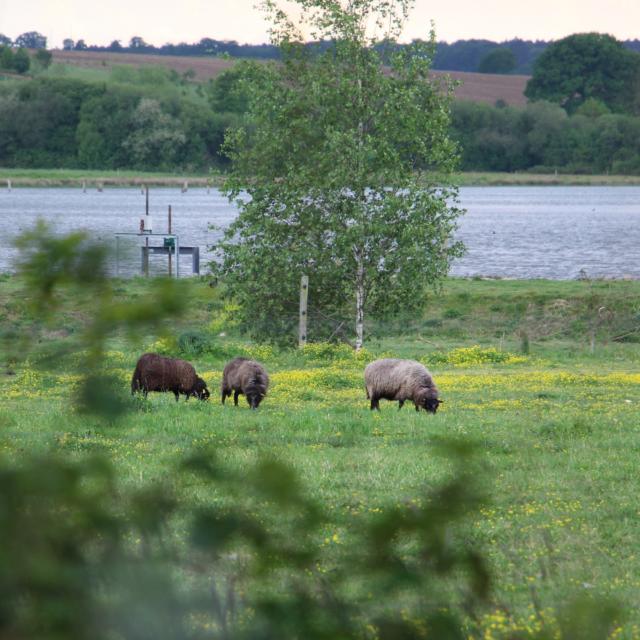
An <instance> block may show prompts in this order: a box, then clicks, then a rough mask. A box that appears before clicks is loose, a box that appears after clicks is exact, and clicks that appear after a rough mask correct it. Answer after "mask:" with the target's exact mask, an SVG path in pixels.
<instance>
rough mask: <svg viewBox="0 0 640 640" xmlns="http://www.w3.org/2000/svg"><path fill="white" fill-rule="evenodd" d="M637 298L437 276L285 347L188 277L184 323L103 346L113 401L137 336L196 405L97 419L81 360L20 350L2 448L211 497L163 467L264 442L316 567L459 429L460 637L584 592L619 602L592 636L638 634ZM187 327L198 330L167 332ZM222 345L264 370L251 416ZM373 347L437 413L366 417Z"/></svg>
mask: <svg viewBox="0 0 640 640" xmlns="http://www.w3.org/2000/svg"><path fill="white" fill-rule="evenodd" d="M146 288H147V283H146V282H145V281H143V280H133V281H130V282H123V283H122V285H121V287H120V295H121V296H122V297H123V298H127V297H133V298H135V297H137V296H140V295H143V293H144V292H145V290H146ZM19 290H20V285H19V283H18V282H17V280H16V279H15V278H12V277H3V278H2V279H0V321H1V322H2V324H3V326H5V327H9V326H18V325H20V323H21V322H22V319H21V308H22V307H21V305H22V303H21V301H20V296H19V295H18V293H19ZM639 299H640V283H639V282H632V281H629V282H621V281H616V282H613V281H611V282H609V281H597V282H587V281H574V282H549V281H493V280H450V281H448V282H447V283H445V287H444V291H443V292H442V295H440V296H439V297H435V296H434V297H433V300H432V303H431V304H430V305H429V306H428V308H427V309H426V311H425V314H424V316H423V317H422V318H418V319H415V318H414V319H410V320H408V319H404V320H402V321H397V322H395V323H393V322H389V323H386V324H385V325H380V326H377V325H376V326H374V327H372V334H373V335H372V337H371V338H370V340H369V342H368V343H367V345H366V350H365V351H364V352H363V353H361V354H359V355H357V356H356V355H354V354H353V353H352V351H351V349H350V348H349V347H348V346H346V345H327V344H311V345H309V346H308V347H307V349H306V350H305V351H304V352H300V351H297V350H283V349H277V348H275V347H271V346H269V345H264V344H252V343H250V342H248V341H247V340H246V339H244V338H243V337H242V336H241V335H240V334H239V333H237V329H236V328H234V326H233V321H232V320H233V317H232V314H229V313H228V312H225V311H224V306H223V303H222V302H221V301H220V300H219V298H218V293H217V291H216V289H213V288H211V287H209V286H207V282H206V281H204V280H203V281H198V282H196V283H194V284H193V286H192V287H191V289H190V293H189V310H188V313H187V314H186V318H188V320H184V319H183V320H180V321H176V322H175V323H173V324H171V325H170V326H169V330H168V332H167V333H166V334H165V335H164V336H162V337H159V336H157V335H143V336H138V337H136V338H135V339H133V340H128V339H126V338H125V337H124V336H120V335H115V336H113V338H112V339H111V342H110V344H109V349H108V351H107V354H106V359H107V367H108V369H109V370H110V371H111V372H113V373H115V375H117V377H118V379H119V380H121V384H122V395H123V397H127V396H128V394H129V383H130V379H131V373H132V371H133V368H134V365H135V362H136V359H137V357H138V355H140V354H141V353H142V352H144V351H148V350H158V351H161V352H164V353H167V354H171V355H174V356H180V357H184V358H186V359H188V360H190V361H192V362H193V363H194V365H195V366H196V369H197V371H198V373H199V374H200V375H201V376H203V377H204V379H205V380H206V381H207V383H208V385H209V388H210V390H211V392H212V393H211V399H210V401H209V402H204V403H201V402H198V401H195V400H193V399H192V400H189V401H188V402H186V403H185V402H184V400H181V401H180V402H179V403H176V402H175V401H174V399H173V395H172V394H150V396H149V398H148V400H146V401H144V400H142V399H138V400H136V401H135V403H134V409H133V411H132V412H131V413H129V414H128V415H126V416H125V417H124V418H122V419H121V420H119V421H117V422H115V423H112V424H110V423H105V422H104V421H102V420H100V419H97V418H92V417H89V416H85V415H79V414H78V413H77V412H76V411H74V409H73V403H72V396H73V389H74V385H75V384H76V383H77V381H78V380H79V378H80V374H81V372H80V371H78V370H77V369H76V368H75V367H74V366H73V363H74V360H73V358H71V359H69V360H66V361H65V362H66V364H65V365H63V366H62V367H53V366H45V367H43V366H38V365H37V364H36V363H35V362H33V361H32V362H30V361H29V360H27V362H26V363H22V364H20V365H17V366H15V368H14V369H12V370H10V371H7V373H6V374H2V376H1V378H0V398H1V399H0V457H1V458H2V459H3V460H4V461H5V462H8V463H10V464H15V465H19V464H21V461H22V460H23V459H24V458H25V457H27V456H31V455H33V454H38V453H47V454H48V453H54V454H55V455H57V456H60V457H62V458H65V459H66V458H69V459H79V458H81V457H83V456H86V455H87V454H94V453H99V454H101V455H104V456H107V457H108V458H109V459H110V460H111V461H112V462H113V464H114V465H115V468H116V470H117V475H118V480H119V482H120V483H121V484H122V485H123V486H125V487H131V488H135V487H138V486H140V485H142V484H145V485H148V484H149V483H151V484H153V483H158V484H162V485H169V486H171V488H172V490H173V491H174V492H175V493H176V495H177V496H179V497H182V498H184V499H186V498H189V499H194V500H196V501H198V502H201V503H203V504H206V503H209V502H216V501H218V500H222V499H223V498H221V497H220V496H218V495H216V494H215V493H211V491H210V489H209V488H208V486H207V485H206V484H204V483H199V482H197V481H193V479H192V480H191V481H189V482H184V481H182V480H180V479H179V478H178V476H177V475H174V474H173V470H174V469H175V468H176V466H177V464H178V462H179V460H180V459H182V458H183V457H184V456H185V455H188V454H189V453H190V452H192V451H194V450H196V451H197V450H199V449H202V448H212V449H214V450H215V451H216V452H217V455H218V456H219V458H220V459H221V460H223V461H224V463H225V464H226V465H228V466H229V467H231V468H233V469H236V470H238V471H240V472H241V473H242V472H243V471H244V470H246V469H249V468H250V467H251V466H252V465H253V464H254V463H255V462H256V461H257V460H259V459H261V458H264V457H265V456H267V457H275V458H276V459H279V460H282V461H285V462H287V463H288V464H290V465H291V466H292V467H293V468H294V469H295V470H296V471H297V472H298V475H299V478H300V479H301V482H302V484H303V487H304V491H305V493H306V494H307V495H308V496H309V497H310V498H311V499H312V500H314V501H316V502H317V503H318V504H320V505H321V506H322V508H323V509H324V510H325V512H326V514H327V516H328V524H325V525H323V528H322V530H320V531H318V537H319V539H320V541H321V544H322V546H323V548H324V556H323V558H324V560H323V562H324V565H323V566H324V567H325V570H327V568H330V567H331V566H333V565H335V564H336V563H341V562H344V561H347V562H348V560H349V558H348V556H347V557H345V553H347V552H346V551H345V550H346V549H348V548H349V547H350V544H352V543H353V541H354V540H356V539H357V532H358V530H359V528H360V527H361V524H362V522H363V521H364V520H365V519H367V518H373V517H375V515H376V514H377V513H379V512H380V511H381V510H383V509H385V508H388V507H390V506H398V505H411V504H414V503H416V504H419V503H420V501H421V500H422V499H423V496H424V491H425V488H429V487H433V486H436V485H437V484H438V483H439V482H440V481H441V480H442V478H443V477H445V476H446V475H447V474H448V473H449V472H450V462H449V461H448V460H447V458H445V457H443V456H442V455H440V453H439V452H438V448H437V447H436V446H435V444H434V442H435V441H437V440H438V439H440V438H453V439H454V440H458V439H464V440H465V441H469V442H471V443H472V444H473V446H474V448H475V450H476V455H477V457H478V460H479V463H480V468H481V469H482V471H481V472H479V474H478V478H477V482H478V485H479V486H480V487H482V489H483V490H484V491H485V492H486V494H487V496H488V500H487V502H486V503H485V504H484V505H483V506H481V507H480V508H479V509H478V510H477V511H476V512H475V513H474V514H473V515H472V518H471V521H470V522H469V523H468V524H469V528H468V532H467V534H466V535H467V536H468V537H469V540H472V541H473V542H474V543H476V544H478V545H479V547H480V549H481V550H482V552H483V554H484V555H485V557H486V558H487V560H488V563H489V566H490V569H491V573H492V576H493V580H492V584H493V588H492V593H491V596H490V600H489V602H488V604H487V605H486V607H485V608H484V610H483V611H482V614H481V615H480V616H479V617H478V618H477V619H475V620H469V623H468V625H469V637H482V638H486V639H498V638H516V637H517V638H526V637H533V636H534V635H535V633H536V632H537V631H538V630H539V629H540V628H542V627H543V626H545V627H549V628H554V625H555V622H554V620H555V617H556V616H557V612H558V610H559V609H560V608H561V607H562V606H563V604H564V603H566V602H567V601H568V599H569V598H571V597H573V596H576V595H582V596H585V597H587V598H589V597H592V596H593V597H596V596H597V597H604V598H612V599H614V600H617V601H618V602H620V603H621V605H622V606H623V609H624V612H625V613H624V615H620V617H619V621H618V624H617V626H616V628H615V630H614V631H613V632H612V633H611V634H610V635H609V637H612V638H613V637H615V638H640V610H639V609H638V607H637V601H638V597H639V596H640V553H638V545H637V542H638V539H639V538H640V506H639V505H638V500H637V497H636V496H637V495H638V493H639V492H640V476H639V474H638V472H637V460H638V459H637V457H636V456H637V455H638V451H640V420H639V419H638V416H639V414H638V408H639V406H640V341H638V340H637V338H638V334H637V333H635V332H634V330H636V329H637V326H638V324H640V316H639V314H640V305H639V303H638V300H639ZM85 313H88V312H87V311H86V309H85V310H83V309H73V308H71V309H67V310H66V311H65V312H64V313H60V315H59V316H58V318H57V320H55V321H53V322H52V324H51V325H50V326H48V328H47V332H48V333H47V336H48V340H50V341H51V342H52V343H55V344H60V345H64V344H65V343H66V342H68V341H71V340H73V338H74V335H75V334H76V333H77V332H78V331H80V328H81V326H82V319H83V314H85ZM184 335H191V336H193V335H195V336H196V337H197V338H198V340H196V341H194V340H191V341H188V340H186V341H185V340H183V341H182V342H181V341H180V336H184ZM614 338H615V339H614ZM189 345H191V346H189ZM235 355H247V356H251V357H254V358H256V359H258V360H260V361H261V362H262V363H264V365H265V366H266V368H267V369H268V371H269V373H270V375H271V389H270V391H269V394H268V396H267V398H266V399H265V401H264V402H263V404H262V405H261V407H260V408H259V410H258V411H256V412H252V411H250V410H249V408H248V406H247V404H246V402H245V401H244V399H243V398H242V397H241V398H240V406H238V407H237V408H236V407H234V406H233V403H232V402H231V400H228V401H227V404H226V405H225V406H222V405H221V403H220V398H219V395H218V388H219V384H220V380H221V374H222V369H223V367H224V364H225V362H226V361H227V360H228V359H230V358H231V357H233V356H235ZM380 356H394V357H395V356H397V357H406V358H414V359H418V360H420V361H421V362H423V363H424V364H426V365H427V367H428V368H429V369H430V370H431V371H432V373H433V375H434V377H435V380H436V382H437V384H438V386H439V388H440V390H441V397H442V398H443V399H444V403H443V405H442V406H441V407H440V410H439V411H438V413H437V415H435V416H433V415H427V414H426V413H424V412H420V413H416V412H415V411H414V410H413V407H412V406H410V405H408V404H407V405H405V407H404V409H403V410H402V411H398V409H397V404H396V403H390V402H387V401H382V402H381V411H380V412H379V413H376V412H371V411H370V410H369V408H368V402H367V400H366V398H365V393H364V389H363V379H362V372H363V369H364V366H365V364H366V363H367V362H368V361H370V360H372V359H375V358H376V357H380ZM175 535H179V533H178V532H176V534H175ZM320 570H322V568H320ZM371 637H375V634H374V636H371ZM549 637H560V635H555V636H549ZM563 637H564V636H563ZM594 637H596V636H594Z"/></svg>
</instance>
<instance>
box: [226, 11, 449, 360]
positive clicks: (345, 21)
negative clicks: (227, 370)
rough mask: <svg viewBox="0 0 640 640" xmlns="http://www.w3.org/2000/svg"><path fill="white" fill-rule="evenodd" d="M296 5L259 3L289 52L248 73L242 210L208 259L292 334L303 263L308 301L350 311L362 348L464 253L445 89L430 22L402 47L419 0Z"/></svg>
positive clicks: (272, 328) (263, 325)
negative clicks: (376, 321) (378, 319)
mask: <svg viewBox="0 0 640 640" xmlns="http://www.w3.org/2000/svg"><path fill="white" fill-rule="evenodd" d="M287 5H288V7H290V8H291V7H292V8H293V10H292V11H291V16H293V17H291V16H290V15H288V14H287V13H286V12H285V11H283V10H282V8H281V7H280V6H279V5H278V3H277V2H276V0H266V1H264V2H263V8H264V9H265V10H266V11H267V12H268V14H269V16H270V20H271V25H272V29H271V36H272V39H273V41H274V42H275V43H277V44H278V45H279V46H280V49H281V61H279V62H277V63H273V64H271V65H266V66H264V65H254V66H253V67H246V68H245V71H244V87H243V88H244V90H245V91H246V92H247V94H248V96H249V113H248V117H247V120H246V124H245V126H244V127H242V128H238V129H236V130H233V131H230V132H229V133H228V135H227V138H226V150H227V153H228V155H229V156H230V158H231V160H232V167H233V169H232V172H231V174H230V176H229V178H228V180H227V181H226V184H225V187H224V189H225V192H226V194H227V196H228V197H229V198H230V199H231V200H233V201H235V202H237V204H238V207H239V216H238V218H237V219H236V220H235V222H234V223H233V224H231V225H230V227H229V228H228V229H227V230H226V232H225V235H224V237H223V238H222V240H221V241H220V242H219V243H218V244H217V246H216V249H217V252H218V260H217V262H216V263H215V264H214V270H216V271H217V272H218V273H219V274H220V275H221V276H222V277H223V279H224V281H225V283H226V284H227V286H228V291H229V293H230V294H231V295H234V296H235V297H236V299H237V300H238V302H239V303H240V309H241V311H240V313H241V315H242V319H243V321H244V326H245V327H246V328H248V329H250V330H251V331H252V332H253V333H254V334H256V335H258V336H259V337H282V336H283V335H287V336H288V335H290V334H291V335H292V332H290V329H292V327H293V325H294V324H295V319H296V314H295V309H296V300H297V288H298V284H299V281H300V276H301V275H302V274H308V275H309V278H310V294H309V304H310V309H311V310H324V311H325V312H326V313H331V312H334V311H336V310H342V311H344V310H345V309H349V308H350V309H351V310H352V311H351V312H352V314H353V316H352V317H353V318H354V319H355V322H354V324H353V325H352V326H353V327H354V333H355V346H356V348H358V349H359V348H360V347H361V346H362V344H363V340H364V337H365V326H366V319H367V317H369V315H373V316H379V315H382V314H386V313H390V312H391V313H392V312H394V311H398V310H400V309H402V310H403V311H404V312H407V311H418V310H419V309H421V308H422V306H423V305H424V302H425V297H426V295H427V293H428V290H429V288H430V287H432V286H437V285H438V283H439V282H440V281H441V280H442V278H443V277H444V276H445V275H446V274H447V272H448V270H449V267H450V264H451V260H452V259H453V258H454V257H456V256H458V255H460V254H461V252H462V247H461V245H460V243H458V242H454V241H453V240H452V233H453V231H454V230H455V225H456V218H457V217H458V215H459V214H460V213H461V209H460V208H459V206H458V194H457V190H456V188H455V187H454V186H453V185H452V183H451V180H450V174H451V172H452V171H453V170H454V168H455V166H456V161H457V152H456V146H455V144H454V143H453V142H452V140H451V139H450V138H449V135H448V129H449V117H450V116H449V102H450V99H451V87H450V86H449V85H448V84H447V83H441V84H435V83H434V82H433V81H432V80H431V79H430V77H429V71H430V64H431V58H432V55H433V53H434V48H435V36H434V34H433V33H431V37H430V40H429V41H427V42H426V43H425V42H423V41H420V42H414V43H413V44H411V45H407V46H405V47H396V46H393V45H394V44H395V41H396V40H397V38H398V37H399V36H400V35H401V32H402V28H403V25H404V22H405V21H406V19H407V17H408V14H409V10H410V8H411V5H412V1H411V0H349V1H346V0H294V1H293V2H288V3H287ZM305 41H307V42H308V41H311V42H313V43H314V44H312V45H305V44H304V42H305ZM385 42H386V43H390V45H391V46H389V47H388V52H385V47H384V46H381V43H385ZM310 333H311V338H313V327H311V328H310Z"/></svg>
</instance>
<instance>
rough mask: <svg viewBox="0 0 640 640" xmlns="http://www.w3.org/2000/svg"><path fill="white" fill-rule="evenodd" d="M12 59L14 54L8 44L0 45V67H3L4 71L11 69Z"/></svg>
mask: <svg viewBox="0 0 640 640" xmlns="http://www.w3.org/2000/svg"><path fill="white" fill-rule="evenodd" d="M14 59H15V54H14V53H13V49H12V48H11V47H10V46H8V45H2V46H0V69H3V70H4V71H13V70H14V66H13V64H14Z"/></svg>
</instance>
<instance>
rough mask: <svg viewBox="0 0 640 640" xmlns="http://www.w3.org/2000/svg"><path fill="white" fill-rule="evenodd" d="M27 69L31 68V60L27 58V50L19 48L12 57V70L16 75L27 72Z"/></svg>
mask: <svg viewBox="0 0 640 640" xmlns="http://www.w3.org/2000/svg"><path fill="white" fill-rule="evenodd" d="M29 67H31V58H30V57H29V54H28V53H27V50H26V49H23V48H22V47H21V48H20V49H18V50H17V51H16V52H15V54H14V56H13V69H14V70H15V71H16V72H17V73H21V74H24V73H27V71H29Z"/></svg>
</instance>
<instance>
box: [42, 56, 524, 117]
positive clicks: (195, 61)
mask: <svg viewBox="0 0 640 640" xmlns="http://www.w3.org/2000/svg"><path fill="white" fill-rule="evenodd" d="M53 60H54V62H57V63H62V64H69V65H75V66H79V67H86V68H94V69H105V68H106V69H109V68H111V67H114V66H119V65H130V66H134V67H141V66H145V65H152V66H157V67H167V68H169V69H173V70H174V71H177V72H178V73H180V74H182V73H185V72H186V71H189V70H192V71H194V72H195V77H196V80H200V81H202V80H209V79H211V78H215V77H217V76H218V75H220V74H221V73H222V72H224V71H226V70H227V69H229V68H231V67H233V65H234V64H235V61H234V60H225V59H222V58H205V57H188V56H158V55H151V54H144V53H140V54H134V53H112V52H110V51H60V50H56V51H53ZM433 75H434V77H436V78H439V77H442V76H447V75H448V76H450V77H451V78H452V79H453V80H455V81H456V82H459V83H460V84H459V85H458V86H457V87H456V89H455V95H456V98H458V99H460V100H471V101H474V102H485V103H488V104H495V103H496V102H497V101H498V100H502V101H503V102H505V103H506V104H509V105H512V106H523V105H524V104H526V102H527V99H526V98H525V96H524V89H525V87H526V85H527V81H528V80H529V76H510V75H497V74H490V73H468V72H464V71H433Z"/></svg>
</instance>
